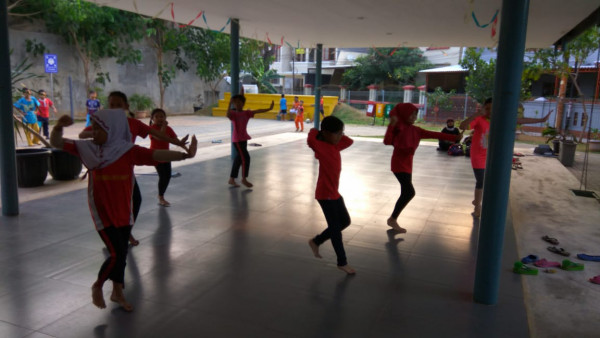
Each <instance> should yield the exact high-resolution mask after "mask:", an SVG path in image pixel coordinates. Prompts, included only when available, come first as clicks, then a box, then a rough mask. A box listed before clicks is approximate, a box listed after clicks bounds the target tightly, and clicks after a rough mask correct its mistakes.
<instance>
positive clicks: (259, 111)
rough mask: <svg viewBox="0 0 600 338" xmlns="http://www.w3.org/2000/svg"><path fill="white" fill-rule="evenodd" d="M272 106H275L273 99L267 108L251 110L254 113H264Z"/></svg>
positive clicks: (271, 108)
mask: <svg viewBox="0 0 600 338" xmlns="http://www.w3.org/2000/svg"><path fill="white" fill-rule="evenodd" d="M274 106H275V101H271V105H270V106H269V108H267V109H257V110H253V111H252V113H254V114H259V113H266V112H269V111H271V110H273V107H274Z"/></svg>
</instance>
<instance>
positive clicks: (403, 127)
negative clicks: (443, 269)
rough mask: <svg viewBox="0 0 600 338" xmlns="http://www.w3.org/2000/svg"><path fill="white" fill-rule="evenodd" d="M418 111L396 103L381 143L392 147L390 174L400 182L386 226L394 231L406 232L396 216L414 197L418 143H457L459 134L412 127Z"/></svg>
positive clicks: (404, 104) (459, 138)
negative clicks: (434, 139) (413, 168)
mask: <svg viewBox="0 0 600 338" xmlns="http://www.w3.org/2000/svg"><path fill="white" fill-rule="evenodd" d="M417 112H418V109H417V107H415V106H414V105H413V104H411V103H399V104H397V105H396V106H395V107H394V108H393V109H392V111H390V124H389V125H388V128H387V131H386V132H385V137H384V139H383V144H385V145H393V146H394V153H393V155H392V172H393V173H394V176H396V179H398V182H400V189H401V193H400V197H399V198H398V201H396V205H395V206H394V211H393V212H392V215H391V216H390V218H388V220H387V224H388V225H389V226H390V227H392V228H393V229H394V230H396V231H398V232H400V233H405V232H406V229H404V228H402V227H401V226H400V225H398V221H397V219H398V216H399V215H400V213H401V212H402V210H403V209H404V207H406V205H407V204H408V202H410V200H412V199H413V197H415V188H414V187H413V184H412V166H413V156H414V154H415V151H416V150H417V147H418V146H419V142H420V141H421V139H424V138H436V139H439V140H446V141H453V142H459V141H460V140H461V139H462V134H459V135H453V134H444V133H438V132H434V131H428V130H425V129H422V128H419V127H417V126H414V125H413V124H414V123H415V121H416V119H417Z"/></svg>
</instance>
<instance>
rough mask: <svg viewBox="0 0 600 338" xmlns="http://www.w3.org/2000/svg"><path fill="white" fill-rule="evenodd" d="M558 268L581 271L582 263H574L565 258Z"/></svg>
mask: <svg viewBox="0 0 600 338" xmlns="http://www.w3.org/2000/svg"><path fill="white" fill-rule="evenodd" d="M560 268H561V269H563V270H567V271H583V263H574V262H571V261H570V260H568V259H565V260H563V261H562V265H561V266H560Z"/></svg>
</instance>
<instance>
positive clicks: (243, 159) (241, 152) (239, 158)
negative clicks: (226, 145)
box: [229, 141, 250, 178]
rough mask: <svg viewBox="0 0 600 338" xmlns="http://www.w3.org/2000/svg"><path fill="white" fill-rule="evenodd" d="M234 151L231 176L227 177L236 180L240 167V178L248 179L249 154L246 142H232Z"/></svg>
mask: <svg viewBox="0 0 600 338" xmlns="http://www.w3.org/2000/svg"><path fill="white" fill-rule="evenodd" d="M233 146H234V147H235V150H236V153H237V154H236V155H235V159H234V160H233V166H232V167H231V175H229V177H233V178H237V177H238V172H239V171H240V167H242V178H246V177H248V171H249V170H250V154H249V153H248V141H240V142H233Z"/></svg>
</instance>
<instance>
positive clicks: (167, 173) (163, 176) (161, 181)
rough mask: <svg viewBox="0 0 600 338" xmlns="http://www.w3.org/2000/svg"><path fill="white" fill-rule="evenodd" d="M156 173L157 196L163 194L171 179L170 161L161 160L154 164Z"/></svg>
mask: <svg viewBox="0 0 600 338" xmlns="http://www.w3.org/2000/svg"><path fill="white" fill-rule="evenodd" d="M154 167H155V168H156V172H157V173H158V196H161V197H162V196H164V195H165V191H167V187H168V186H169V182H170V181H171V162H163V163H159V164H158V165H156V166H154Z"/></svg>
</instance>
